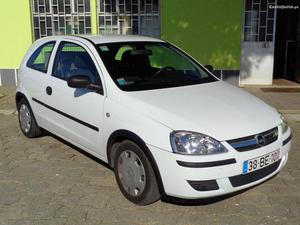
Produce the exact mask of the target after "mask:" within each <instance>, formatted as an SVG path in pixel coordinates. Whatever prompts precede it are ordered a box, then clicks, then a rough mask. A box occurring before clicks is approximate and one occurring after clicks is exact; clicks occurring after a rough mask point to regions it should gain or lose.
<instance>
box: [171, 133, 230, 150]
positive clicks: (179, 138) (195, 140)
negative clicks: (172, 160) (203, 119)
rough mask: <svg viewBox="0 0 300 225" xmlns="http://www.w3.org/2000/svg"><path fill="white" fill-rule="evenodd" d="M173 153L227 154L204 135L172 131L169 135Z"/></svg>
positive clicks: (217, 143) (218, 143)
mask: <svg viewBox="0 0 300 225" xmlns="http://www.w3.org/2000/svg"><path fill="white" fill-rule="evenodd" d="M170 139H171V146H172V149H173V151H174V152H176V153H180V154H186V155H211V154H217V153H223V152H228V150H227V149H226V148H225V147H224V146H223V145H222V144H221V143H220V142H219V141H217V140H215V139H213V138H212V137H209V136H207V135H204V134H199V133H194V132H189V131H173V132H172V133H171V134H170Z"/></svg>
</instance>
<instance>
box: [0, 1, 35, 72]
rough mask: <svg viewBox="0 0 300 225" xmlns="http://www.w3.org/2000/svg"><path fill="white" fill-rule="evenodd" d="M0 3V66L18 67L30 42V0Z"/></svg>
mask: <svg viewBox="0 0 300 225" xmlns="http://www.w3.org/2000/svg"><path fill="white" fill-rule="evenodd" d="M0 5H1V6H0V29H1V38H0V40H1V41H0V68H1V69H3V68H18V67H19V65H20V63H21V61H22V59H23V56H24V54H25V52H26V51H27V49H28V48H29V47H30V45H31V44H32V33H31V32H32V29H31V9H30V1H29V0H6V1H4V0H2V1H1V4H0Z"/></svg>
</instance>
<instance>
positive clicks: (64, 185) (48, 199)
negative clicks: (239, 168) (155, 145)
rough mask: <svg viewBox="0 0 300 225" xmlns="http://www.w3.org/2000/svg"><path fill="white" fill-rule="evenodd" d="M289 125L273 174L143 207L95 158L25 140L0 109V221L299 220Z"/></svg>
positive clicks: (298, 182)
mask: <svg viewBox="0 0 300 225" xmlns="http://www.w3.org/2000/svg"><path fill="white" fill-rule="evenodd" d="M8 102H9V101H8ZM1 105H2V104H1V101H0V108H1ZM289 122H290V126H291V127H292V129H293V140H294V143H293V149H292V151H291V154H290V157H289V161H288V163H287V165H286V167H285V168H284V169H283V171H282V172H281V173H279V175H277V176H276V177H274V178H273V179H271V180H269V181H267V182H265V183H263V184H261V185H259V186H257V187H255V188H252V189H250V190H247V191H245V192H243V193H240V194H237V195H234V196H231V197H230V198H226V199H223V200H220V201H216V202H212V203H210V204H204V203H203V202H196V203H194V204H190V205H184V204H179V203H176V204H171V203H168V202H164V201H158V202H156V203H154V204H152V205H150V206H145V207H141V206H135V205H133V204H132V203H130V202H128V201H127V200H126V199H125V198H124V197H123V196H122V194H121V192H120V191H119V189H118V187H117V184H116V182H115V179H114V175H113V172H112V171H111V170H110V169H108V168H106V167H105V166H103V165H102V164H101V163H99V162H98V161H97V160H95V159H93V158H92V157H88V156H87V155H86V154H83V153H82V152H81V151H80V150H78V149H76V148H75V147H72V146H70V145H67V144H65V143H63V142H62V141H60V140H58V139H57V138H54V137H52V136H49V135H46V136H44V137H41V138H36V139H27V138H25V137H24V136H23V135H22V133H21V132H20V130H19V127H18V123H17V116H16V115H14V114H10V115H3V114H0V225H16V224H18V225H29V224H36V225H43V224H47V225H48V224H55V225H61V224H64V225H76V224H78V225H83V224H91V225H92V224H95V225H98V224H107V225H110V224H128V225H135V224H148V225H153V224H182V225H190V224H284V225H285V224H288V225H290V224H300V164H299V162H300V138H299V137H300V122H296V121H289Z"/></svg>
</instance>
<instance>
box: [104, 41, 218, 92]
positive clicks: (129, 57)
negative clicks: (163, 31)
mask: <svg viewBox="0 0 300 225" xmlns="http://www.w3.org/2000/svg"><path fill="white" fill-rule="evenodd" d="M98 49H99V53H100V56H101V58H102V60H103V62H104V64H105V66H106V68H107V70H108V72H109V73H110V75H111V77H112V78H113V80H114V82H115V83H116V84H117V85H118V87H119V88H120V89H122V90H124V91H139V90H149V89H159V88H169V87H178V86H186V85H193V84H201V83H207V82H213V81H216V80H217V79H216V78H215V77H214V76H212V75H210V74H209V73H207V72H206V70H205V69H203V68H202V66H200V65H199V64H198V63H196V62H195V61H194V60H192V59H191V58H190V57H188V56H187V55H186V54H184V53H183V52H181V51H180V50H178V49H177V48H175V47H174V46H172V45H170V44H168V43H162V42H127V43H107V44H101V45H98Z"/></svg>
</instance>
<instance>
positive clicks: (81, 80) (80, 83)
mask: <svg viewBox="0 0 300 225" xmlns="http://www.w3.org/2000/svg"><path fill="white" fill-rule="evenodd" d="M68 86H69V87H71V88H87V89H90V90H94V91H97V92H98V93H99V94H103V88H102V86H101V85H99V84H93V83H92V82H91V80H90V78H89V77H88V76H85V75H75V76H71V77H70V78H69V79H68Z"/></svg>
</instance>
